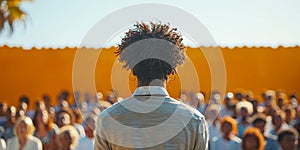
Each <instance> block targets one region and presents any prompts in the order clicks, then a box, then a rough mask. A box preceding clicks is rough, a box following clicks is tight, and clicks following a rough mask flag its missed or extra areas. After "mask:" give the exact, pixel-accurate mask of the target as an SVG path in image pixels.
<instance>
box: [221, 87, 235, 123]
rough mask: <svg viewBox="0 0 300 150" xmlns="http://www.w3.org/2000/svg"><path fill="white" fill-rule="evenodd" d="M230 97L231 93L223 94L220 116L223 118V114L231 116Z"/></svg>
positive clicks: (231, 97)
mask: <svg viewBox="0 0 300 150" xmlns="http://www.w3.org/2000/svg"><path fill="white" fill-rule="evenodd" d="M232 99H233V93H232V92H228V93H227V94H226V95H225V98H224V103H223V105H222V107H221V111H220V117H222V118H223V117H224V116H231V117H232V116H233V110H232Z"/></svg>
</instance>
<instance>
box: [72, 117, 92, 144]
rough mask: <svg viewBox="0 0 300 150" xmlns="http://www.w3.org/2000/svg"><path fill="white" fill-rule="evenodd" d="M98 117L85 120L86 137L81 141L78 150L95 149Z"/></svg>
mask: <svg viewBox="0 0 300 150" xmlns="http://www.w3.org/2000/svg"><path fill="white" fill-rule="evenodd" d="M95 128H96V116H88V117H87V118H86V119H85V128H84V129H85V136H84V137H81V138H80V139H79V142H78V145H77V147H76V150H83V149H86V150H88V149H94V145H95Z"/></svg>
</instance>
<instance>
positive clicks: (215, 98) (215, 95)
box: [209, 91, 222, 105]
mask: <svg viewBox="0 0 300 150" xmlns="http://www.w3.org/2000/svg"><path fill="white" fill-rule="evenodd" d="M221 101H222V99H221V94H220V92H218V91H212V92H211V96H210V99H209V104H217V105H222V102H221Z"/></svg>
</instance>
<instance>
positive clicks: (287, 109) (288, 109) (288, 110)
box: [282, 105, 296, 124]
mask: <svg viewBox="0 0 300 150" xmlns="http://www.w3.org/2000/svg"><path fill="white" fill-rule="evenodd" d="M282 111H283V112H284V113H285V122H286V123H287V124H290V123H291V121H293V120H294V119H295V117H296V111H295V109H294V108H293V106H292V105H285V106H283V107H282Z"/></svg>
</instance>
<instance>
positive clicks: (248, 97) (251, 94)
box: [245, 90, 254, 101]
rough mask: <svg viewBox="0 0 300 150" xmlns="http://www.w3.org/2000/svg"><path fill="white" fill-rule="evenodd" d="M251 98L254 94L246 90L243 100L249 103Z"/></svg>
mask: <svg viewBox="0 0 300 150" xmlns="http://www.w3.org/2000/svg"><path fill="white" fill-rule="evenodd" d="M253 97H254V93H253V92H252V91H250V90H248V91H246V92H245V99H246V100H247V101H251V100H252V99H253Z"/></svg>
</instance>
